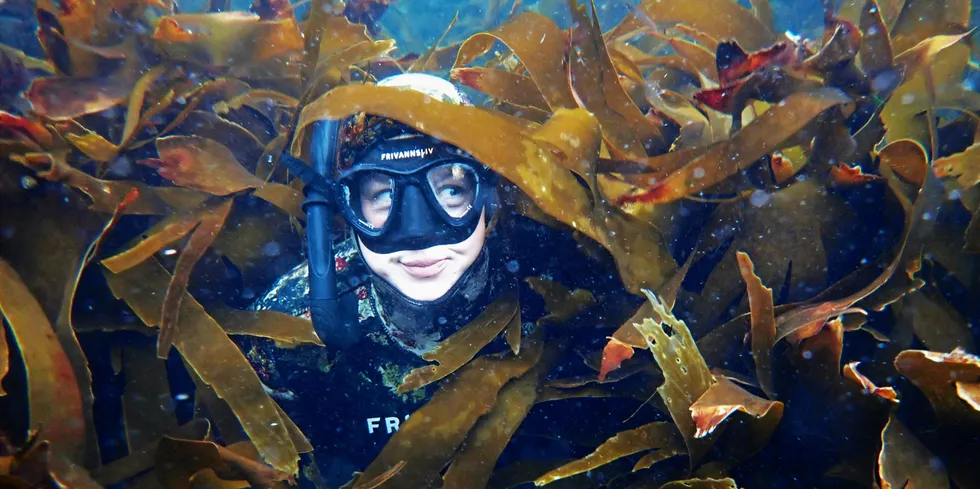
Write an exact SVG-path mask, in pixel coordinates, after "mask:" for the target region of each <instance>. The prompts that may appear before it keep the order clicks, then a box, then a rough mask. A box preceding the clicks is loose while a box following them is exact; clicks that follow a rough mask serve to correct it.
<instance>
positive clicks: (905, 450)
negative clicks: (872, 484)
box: [878, 415, 949, 489]
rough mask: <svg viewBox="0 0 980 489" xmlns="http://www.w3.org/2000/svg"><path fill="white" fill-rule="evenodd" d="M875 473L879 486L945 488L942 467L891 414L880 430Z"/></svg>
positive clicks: (887, 487) (944, 468) (944, 469)
mask: <svg viewBox="0 0 980 489" xmlns="http://www.w3.org/2000/svg"><path fill="white" fill-rule="evenodd" d="M878 476H879V477H880V479H879V480H880V481H881V487H882V489H900V488H903V487H904V488H908V487H922V488H936V489H939V488H946V487H949V476H948V475H947V473H946V467H944V466H943V463H942V462H941V461H940V460H939V459H938V458H936V456H935V455H933V454H932V453H931V452H929V449H928V448H926V447H925V445H923V444H922V442H921V441H919V440H918V439H917V438H916V437H915V435H914V434H913V433H912V431H911V430H909V429H908V427H906V426H905V424H904V423H902V422H901V421H899V420H898V419H897V418H896V417H895V416H894V415H893V416H891V417H890V418H889V419H888V424H886V425H885V429H884V430H882V432H881V454H880V455H879V456H878Z"/></svg>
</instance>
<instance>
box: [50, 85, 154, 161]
mask: <svg viewBox="0 0 980 489" xmlns="http://www.w3.org/2000/svg"><path fill="white" fill-rule="evenodd" d="M163 72H164V68H163V67H162V66H157V67H154V68H152V69H150V70H149V71H147V72H146V73H144V74H143V76H141V77H140V79H139V80H137V82H136V85H135V86H133V88H132V91H131V92H130V95H129V103H128V106H127V109H126V124H125V126H124V127H123V133H122V137H121V138H120V141H119V144H118V145H117V144H112V143H111V142H109V141H108V140H106V139H105V138H103V137H102V136H100V135H99V134H98V133H95V132H92V131H87V132H86V133H85V134H82V135H77V134H68V135H66V136H65V138H66V139H67V140H68V141H69V142H71V143H72V144H73V145H75V147H77V148H78V149H79V150H80V151H81V152H83V153H85V154H86V155H87V156H88V157H90V158H92V159H94V160H96V161H102V162H108V161H112V160H113V159H114V158H115V157H116V156H117V155H118V154H119V152H120V151H121V150H122V149H124V148H125V147H126V146H127V145H128V144H129V142H130V140H131V139H132V137H133V134H135V132H136V129H137V128H138V127H139V125H140V121H141V119H140V111H141V110H142V108H143V101H144V99H145V97H146V92H147V90H148V89H149V88H150V86H151V85H153V83H154V82H156V80H157V79H158V78H160V76H161V75H163Z"/></svg>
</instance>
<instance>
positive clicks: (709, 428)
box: [691, 377, 783, 438]
mask: <svg viewBox="0 0 980 489" xmlns="http://www.w3.org/2000/svg"><path fill="white" fill-rule="evenodd" d="M735 411H741V412H743V413H746V414H748V415H750V416H754V417H755V418H757V419H761V418H767V417H770V418H772V419H771V420H769V421H765V420H762V423H764V424H766V425H769V427H770V428H771V429H775V427H776V425H777V424H778V423H779V421H778V420H779V419H780V418H782V416H783V403H781V402H779V401H768V400H765V399H762V398H759V397H756V396H754V395H752V394H750V393H749V392H748V391H746V390H745V389H742V388H741V387H739V386H738V385H736V384H735V383H734V382H732V381H730V380H728V379H727V378H725V377H715V383H714V384H712V385H711V387H710V388H708V390H707V391H706V392H705V393H704V394H703V395H702V396H701V397H699V398H698V400H697V401H696V402H695V403H694V404H692V405H691V417H692V418H693V419H694V425H695V427H696V428H697V431H696V432H695V433H694V436H695V438H704V437H705V436H708V435H710V434H711V433H713V432H714V431H715V428H717V427H718V425H720V424H721V423H722V422H723V421H725V419H727V418H728V417H729V416H731V415H732V414H733V413H734V412H735ZM773 420H775V421H773ZM771 434H772V431H770V432H769V435H771Z"/></svg>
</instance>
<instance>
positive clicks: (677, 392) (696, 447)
mask: <svg viewBox="0 0 980 489" xmlns="http://www.w3.org/2000/svg"><path fill="white" fill-rule="evenodd" d="M643 292H644V293H645V294H646V296H647V299H648V300H649V301H650V304H651V305H652V306H653V309H652V312H653V314H652V315H651V317H648V318H646V319H644V320H643V323H642V324H637V325H636V329H637V330H639V331H640V333H641V334H643V337H644V339H645V340H646V342H647V344H648V345H649V348H650V352H651V353H652V354H653V358H654V360H656V362H657V365H658V366H659V367H660V370H661V371H662V372H663V375H664V383H663V385H661V386H660V387H658V388H657V392H658V393H659V394H660V397H661V398H662V399H663V400H664V402H665V403H667V409H668V411H670V417H671V418H672V419H673V420H674V423H675V424H676V425H677V429H678V430H679V431H680V433H681V435H683V436H684V441H685V444H686V445H687V452H688V454H689V456H690V459H691V466H692V467H694V466H696V465H697V464H698V463H699V462H700V461H701V458H702V457H703V456H704V455H705V453H706V452H707V451H708V449H709V448H711V445H712V444H713V443H714V438H713V436H709V437H708V438H697V437H695V428H696V427H695V424H694V420H693V419H692V418H691V405H693V404H694V402H695V401H696V400H697V399H699V398H700V397H701V396H703V395H704V393H705V392H707V391H708V389H709V388H710V387H711V385H712V384H713V383H714V382H715V380H714V378H713V377H712V375H711V372H710V371H709V370H708V365H707V364H706V363H705V362H704V358H702V357H701V353H700V352H699V351H698V347H697V345H696V344H695V343H694V338H693V337H691V330H689V329H688V328H687V325H685V324H684V322H683V321H681V320H679V319H677V318H675V317H674V316H673V315H672V314H671V313H670V311H668V310H667V309H666V308H665V307H664V306H663V304H661V303H660V301H659V300H658V299H657V297H656V296H655V295H653V293H651V292H650V291H648V290H644V291H643ZM668 331H669V333H668Z"/></svg>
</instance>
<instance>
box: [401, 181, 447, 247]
mask: <svg viewBox="0 0 980 489" xmlns="http://www.w3.org/2000/svg"><path fill="white" fill-rule="evenodd" d="M422 192H423V191H422V189H421V188H420V187H419V186H418V185H416V184H414V183H412V184H408V185H406V186H405V189H404V190H403V192H402V195H401V205H400V207H401V209H400V210H401V212H399V213H398V214H399V215H398V217H397V218H398V219H399V220H400V221H401V222H399V223H398V224H399V226H398V227H400V228H401V231H402V232H401V234H402V242H404V243H405V244H407V245H410V246H411V247H412V248H413V249H421V247H422V246H424V243H426V242H428V241H430V240H431V238H432V235H433V234H438V233H439V227H438V223H439V222H440V220H439V216H438V215H436V214H435V212H433V209H432V208H431V206H429V205H428V203H427V201H426V199H425V195H423V194H422Z"/></svg>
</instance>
